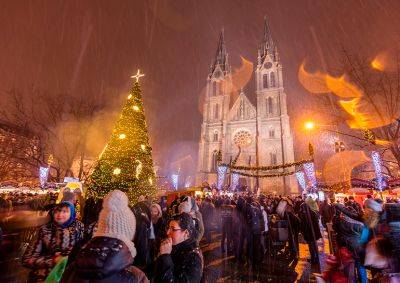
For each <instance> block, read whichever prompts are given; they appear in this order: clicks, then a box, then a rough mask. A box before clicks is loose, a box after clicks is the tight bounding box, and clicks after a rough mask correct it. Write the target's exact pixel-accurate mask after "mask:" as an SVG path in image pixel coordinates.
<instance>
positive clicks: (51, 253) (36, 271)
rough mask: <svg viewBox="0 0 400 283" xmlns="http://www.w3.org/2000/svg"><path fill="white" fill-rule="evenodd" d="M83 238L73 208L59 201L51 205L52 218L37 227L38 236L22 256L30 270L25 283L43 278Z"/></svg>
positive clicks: (81, 227) (67, 203)
mask: <svg viewBox="0 0 400 283" xmlns="http://www.w3.org/2000/svg"><path fill="white" fill-rule="evenodd" d="M82 239H83V224H82V223H81V222H79V221H78V220H76V219H75V207H74V205H73V204H72V203H70V202H61V203H60V204H58V205H57V206H56V207H55V208H54V213H53V220H52V221H51V222H50V223H48V224H46V225H44V226H42V227H40V230H39V234H38V237H37V239H36V241H35V242H34V243H33V245H31V246H29V247H28V249H27V250H26V252H25V254H24V255H23V257H22V263H23V265H24V266H25V267H28V268H30V269H32V271H31V272H30V273H29V278H28V282H41V281H43V280H44V279H45V278H46V277H47V275H48V274H49V272H50V271H51V269H52V268H53V267H54V266H55V265H56V264H57V263H58V262H59V261H60V260H61V259H62V258H63V257H65V256H68V255H69V253H70V252H71V251H72V249H73V247H74V246H75V245H77V244H79V243H80V241H81V240H82Z"/></svg>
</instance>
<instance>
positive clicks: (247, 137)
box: [233, 130, 252, 147]
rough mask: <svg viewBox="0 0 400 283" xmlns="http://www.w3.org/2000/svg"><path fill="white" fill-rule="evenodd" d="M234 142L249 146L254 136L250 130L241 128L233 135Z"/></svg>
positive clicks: (241, 145)
mask: <svg viewBox="0 0 400 283" xmlns="http://www.w3.org/2000/svg"><path fill="white" fill-rule="evenodd" d="M233 142H234V143H235V145H237V146H240V147H247V146H249V145H251V142H252V137H251V134H250V133H249V132H248V131H245V130H241V131H239V132H237V133H236V134H235V135H234V136H233Z"/></svg>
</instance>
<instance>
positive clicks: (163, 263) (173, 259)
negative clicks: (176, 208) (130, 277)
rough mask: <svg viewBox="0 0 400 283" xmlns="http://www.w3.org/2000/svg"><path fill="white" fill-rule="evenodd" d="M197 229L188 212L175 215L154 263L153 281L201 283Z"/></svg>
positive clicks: (201, 256)
mask: <svg viewBox="0 0 400 283" xmlns="http://www.w3.org/2000/svg"><path fill="white" fill-rule="evenodd" d="M196 234H197V232H196V229H195V226H194V222H193V219H192V217H191V216H190V215H189V214H188V213H185V212H183V213H181V214H177V215H174V216H173V217H172V219H171V220H170V221H169V224H168V226H167V235H168V238H166V239H164V240H162V241H161V244H160V252H159V255H158V257H157V259H156V262H155V272H154V282H190V283H196V282H200V281H201V278H202V274H203V255H202V253H201V250H200V248H199V247H198V245H197V242H196V236H197V235H196Z"/></svg>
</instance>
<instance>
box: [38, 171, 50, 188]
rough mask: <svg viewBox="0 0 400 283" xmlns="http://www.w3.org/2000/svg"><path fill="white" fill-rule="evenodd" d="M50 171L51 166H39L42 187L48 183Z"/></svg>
mask: <svg viewBox="0 0 400 283" xmlns="http://www.w3.org/2000/svg"><path fill="white" fill-rule="evenodd" d="M49 171H50V168H49V167H40V168H39V182H40V186H41V187H43V186H44V185H45V184H46V182H47V178H48V177H49Z"/></svg>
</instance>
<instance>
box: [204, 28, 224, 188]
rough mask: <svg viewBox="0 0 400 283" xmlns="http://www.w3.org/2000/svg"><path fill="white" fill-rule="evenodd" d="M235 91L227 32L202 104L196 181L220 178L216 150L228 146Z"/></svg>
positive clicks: (214, 62) (211, 71) (218, 52)
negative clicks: (228, 129)
mask: <svg viewBox="0 0 400 283" xmlns="http://www.w3.org/2000/svg"><path fill="white" fill-rule="evenodd" d="M231 90H232V77H231V68H230V65H229V61H228V52H227V50H226V46H225V39H224V31H223V30H222V31H221V33H220V36H219V41H218V47H217V52H216V54H215V58H214V60H213V61H212V63H211V66H210V71H209V74H208V76H207V85H206V96H205V101H204V106H203V123H202V126H201V137H200V143H199V156H198V169H199V170H198V173H197V180H196V183H198V184H199V183H200V184H201V182H202V181H203V180H208V181H209V182H214V181H216V179H217V174H216V170H217V166H216V165H217V153H218V151H219V150H222V149H223V148H224V146H225V142H224V136H225V132H226V126H225V125H226V120H227V118H228V117H227V116H228V112H229V103H230V92H231Z"/></svg>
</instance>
